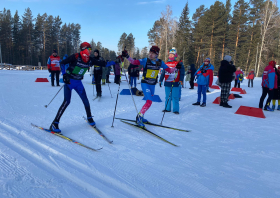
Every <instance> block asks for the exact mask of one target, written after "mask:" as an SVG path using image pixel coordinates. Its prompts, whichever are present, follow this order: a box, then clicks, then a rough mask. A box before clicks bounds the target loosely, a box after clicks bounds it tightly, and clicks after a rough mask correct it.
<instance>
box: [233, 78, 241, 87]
mask: <svg viewBox="0 0 280 198" xmlns="http://www.w3.org/2000/svg"><path fill="white" fill-rule="evenodd" d="M237 85H238V88H240V82H239V83H237V80H235V83H234V87H235V88H236V87H237Z"/></svg>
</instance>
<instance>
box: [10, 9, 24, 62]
mask: <svg viewBox="0 0 280 198" xmlns="http://www.w3.org/2000/svg"><path fill="white" fill-rule="evenodd" d="M21 26H22V24H21V21H20V18H19V15H18V11H16V13H15V15H14V18H13V27H12V34H13V61H12V64H20V62H19V57H20V31H21V29H20V28H21Z"/></svg>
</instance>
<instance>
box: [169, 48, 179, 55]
mask: <svg viewBox="0 0 280 198" xmlns="http://www.w3.org/2000/svg"><path fill="white" fill-rule="evenodd" d="M169 54H174V55H175V56H176V55H177V51H176V48H175V47H172V49H171V50H170V51H169Z"/></svg>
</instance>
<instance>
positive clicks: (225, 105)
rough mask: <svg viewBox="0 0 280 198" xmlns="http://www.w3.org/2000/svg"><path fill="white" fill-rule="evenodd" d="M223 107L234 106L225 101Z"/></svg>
mask: <svg viewBox="0 0 280 198" xmlns="http://www.w3.org/2000/svg"><path fill="white" fill-rule="evenodd" d="M223 107H225V108H232V106H230V105H229V104H228V103H227V102H225V103H224V105H223Z"/></svg>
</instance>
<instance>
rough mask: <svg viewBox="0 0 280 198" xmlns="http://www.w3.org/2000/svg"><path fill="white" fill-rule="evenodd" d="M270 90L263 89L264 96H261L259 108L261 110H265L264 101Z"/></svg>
mask: <svg viewBox="0 0 280 198" xmlns="http://www.w3.org/2000/svg"><path fill="white" fill-rule="evenodd" d="M268 90H269V89H268V88H266V87H262V96H261V98H260V102H259V108H261V109H262V108H263V101H264V99H265V97H266V95H267V93H268Z"/></svg>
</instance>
